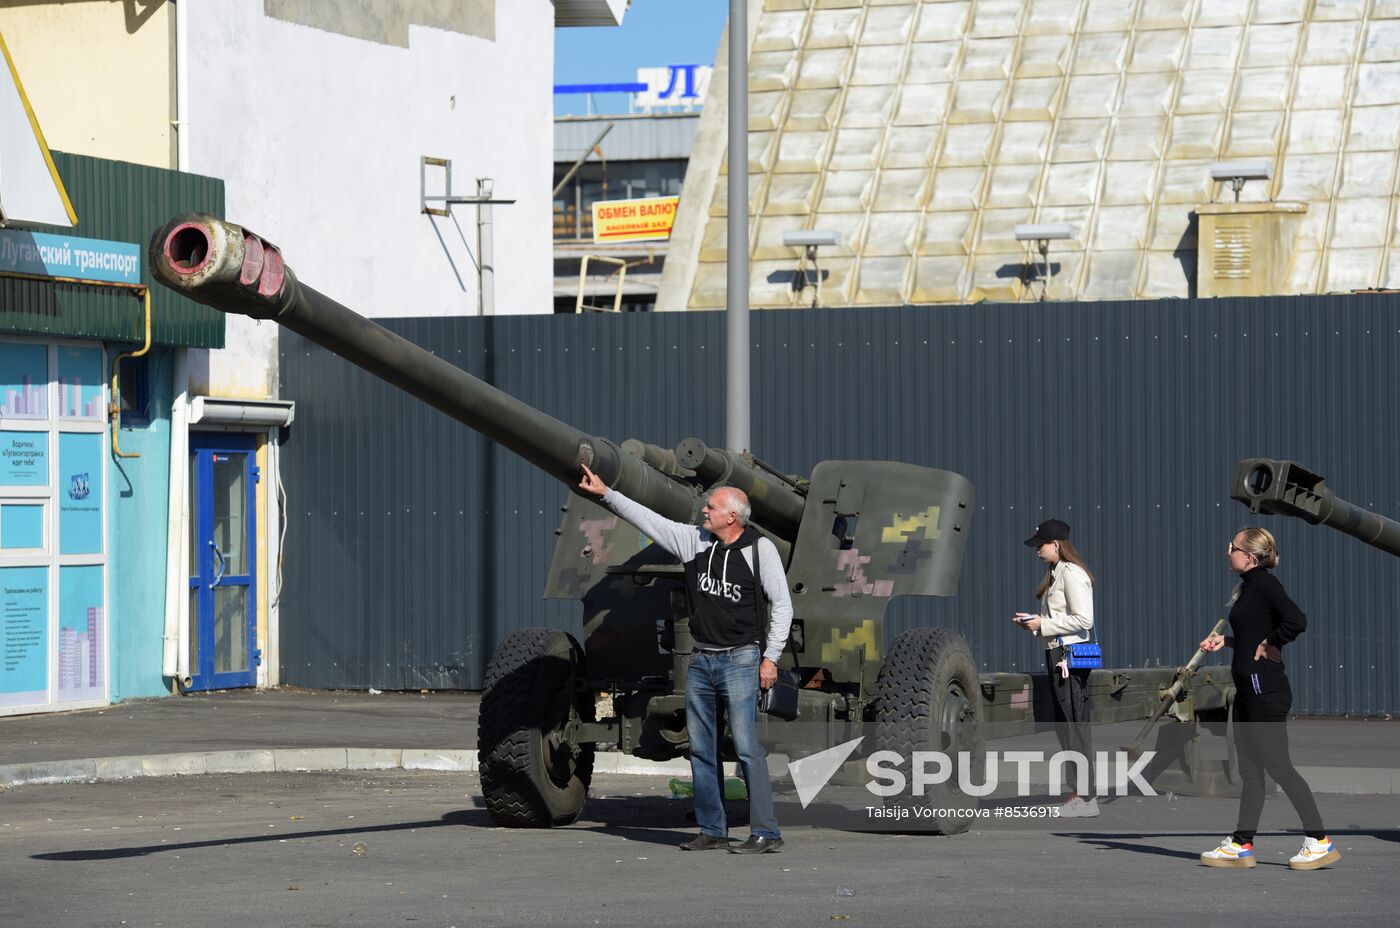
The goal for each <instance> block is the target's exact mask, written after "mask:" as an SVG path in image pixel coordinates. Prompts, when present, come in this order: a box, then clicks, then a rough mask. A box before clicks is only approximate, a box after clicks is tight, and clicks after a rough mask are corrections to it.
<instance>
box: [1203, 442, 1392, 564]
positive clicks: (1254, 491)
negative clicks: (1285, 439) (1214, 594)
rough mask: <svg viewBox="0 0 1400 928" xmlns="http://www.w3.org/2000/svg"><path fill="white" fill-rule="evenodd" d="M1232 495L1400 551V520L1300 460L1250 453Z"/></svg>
mask: <svg viewBox="0 0 1400 928" xmlns="http://www.w3.org/2000/svg"><path fill="white" fill-rule="evenodd" d="M1230 498H1231V499H1234V500H1237V501H1238V502H1241V503H1243V504H1244V505H1246V506H1248V507H1249V510H1250V512H1263V513H1266V514H1268V515H1283V516H1296V517H1297V518H1299V519H1304V520H1306V521H1308V522H1311V523H1312V524H1313V525H1326V526H1328V527H1330V528H1335V529H1337V530H1338V531H1340V532H1345V533H1347V534H1348V535H1352V536H1354V537H1356V538H1360V539H1361V540H1362V541H1364V542H1366V543H1367V544H1368V545H1371V546H1372V547H1375V548H1380V549H1381V550H1382V551H1385V552H1388V553H1390V554H1394V555H1397V556H1400V522H1396V521H1395V520H1394V519H1388V518H1386V517H1385V516H1383V515H1379V514H1378V513H1374V512H1371V511H1370V510H1367V509H1362V508H1361V507H1360V506H1357V505H1355V504H1353V503H1348V502H1347V501H1346V500H1343V499H1341V498H1340V497H1338V496H1337V495H1336V494H1335V493H1333V492H1332V490H1331V488H1329V487H1328V486H1327V485H1326V483H1325V482H1324V480H1323V478H1322V476H1321V475H1319V474H1315V473H1313V472H1312V471H1310V470H1308V469H1307V468H1305V467H1303V466H1302V465H1301V464H1298V463H1297V462H1295V461H1277V460H1274V459H1272V458H1245V459H1244V460H1243V461H1240V462H1239V463H1238V464H1236V465H1235V482H1234V485H1233V487H1232V488H1231V491H1230Z"/></svg>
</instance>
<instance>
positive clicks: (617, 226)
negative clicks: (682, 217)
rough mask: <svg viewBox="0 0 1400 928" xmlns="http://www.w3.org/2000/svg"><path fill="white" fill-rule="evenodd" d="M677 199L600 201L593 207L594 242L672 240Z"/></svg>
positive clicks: (651, 198) (654, 198)
mask: <svg viewBox="0 0 1400 928" xmlns="http://www.w3.org/2000/svg"><path fill="white" fill-rule="evenodd" d="M680 199H681V198H680V197H647V198H646V199H642V200H601V201H598V202H595V203H594V204H593V241H595V242H645V241H653V240H657V239H668V238H670V237H671V226H672V225H674V224H675V221H676V204H677V203H679V202H680Z"/></svg>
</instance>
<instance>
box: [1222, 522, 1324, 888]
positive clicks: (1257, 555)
mask: <svg viewBox="0 0 1400 928" xmlns="http://www.w3.org/2000/svg"><path fill="white" fill-rule="evenodd" d="M1227 554H1228V556H1229V559H1230V569H1231V570H1233V571H1234V572H1235V573H1237V574H1239V575H1240V585H1239V586H1238V587H1236V588H1235V593H1234V595H1233V596H1232V597H1231V603H1232V605H1231V607H1230V630H1231V631H1232V632H1233V633H1234V634H1233V635H1230V636H1225V635H1216V634H1212V635H1210V636H1209V637H1207V638H1206V640H1204V641H1202V642H1201V650H1202V651H1218V650H1220V649H1221V648H1222V647H1225V648H1233V649H1234V652H1235V653H1234V656H1233V658H1232V659H1231V661H1230V675H1231V676H1232V677H1234V681H1235V707H1234V723H1235V725H1234V727H1235V752H1236V754H1237V755H1238V756H1239V762H1240V779H1241V781H1242V782H1243V787H1244V788H1243V791H1242V792H1241V793H1240V819H1239V824H1238V825H1236V826H1235V831H1234V834H1232V835H1230V837H1228V838H1226V839H1225V840H1224V841H1222V842H1220V846H1219V847H1217V848H1215V849H1213V850H1210V851H1206V852H1205V853H1204V854H1202V855H1201V863H1203V864H1205V865H1207V866H1210V867H1253V866H1254V865H1255V856H1254V832H1255V829H1257V828H1258V827H1259V814H1260V813H1261V812H1262V811H1263V809H1264V773H1265V772H1266V771H1267V772H1268V774H1269V775H1270V776H1272V777H1273V778H1274V780H1275V781H1276V782H1277V783H1278V785H1279V786H1281V787H1283V791H1284V792H1285V793H1286V794H1287V795H1288V801H1289V802H1291V803H1293V808H1294V810H1295V811H1297V813H1298V817H1299V818H1301V819H1302V820H1303V830H1304V831H1305V832H1306V833H1307V837H1306V838H1305V839H1304V841H1303V849H1302V850H1300V851H1299V852H1298V853H1297V854H1295V855H1294V856H1293V857H1292V858H1290V859H1289V861H1288V866H1289V867H1291V868H1292V869H1294V870H1316V869H1317V868H1318V867H1325V866H1327V865H1328V864H1330V863H1335V862H1336V861H1338V860H1340V859H1341V857H1342V855H1341V854H1340V853H1338V851H1337V849H1336V846H1335V845H1334V844H1333V843H1332V841H1331V840H1330V839H1329V838H1328V837H1327V831H1326V829H1324V828H1323V827H1322V816H1321V815H1319V814H1318V811H1317V803H1316V802H1315V801H1314V800H1313V794H1312V790H1311V789H1309V788H1308V784H1307V783H1306V782H1305V781H1304V780H1303V778H1302V776H1300V775H1299V773H1298V771H1297V770H1295V769H1294V767H1293V761H1292V760H1290V759H1289V756H1288V729H1287V727H1286V723H1287V721H1288V710H1289V709H1290V708H1292V706H1293V690H1292V688H1291V687H1290V686H1289V685H1288V675H1287V674H1286V673H1285V672H1284V668H1283V647H1284V645H1286V644H1288V643H1289V642H1290V641H1292V640H1293V639H1295V638H1297V637H1298V636H1299V635H1301V634H1302V633H1303V630H1304V629H1306V628H1307V627H1308V620H1307V617H1306V616H1304V615H1303V612H1302V610H1300V609H1299V608H1298V607H1297V605H1296V604H1294V602H1293V600H1291V599H1289V598H1288V593H1287V592H1285V591H1284V589H1283V584H1282V583H1279V581H1278V578H1277V577H1275V576H1274V575H1273V574H1272V573H1270V572H1269V571H1270V569H1271V568H1273V567H1275V566H1277V565H1278V560H1279V558H1278V545H1277V544H1276V543H1275V542H1274V536H1273V535H1271V534H1270V533H1269V532H1268V531H1267V530H1265V529H1262V528H1245V529H1241V530H1240V532H1239V534H1237V535H1236V536H1235V537H1234V540H1233V541H1231V542H1230V548H1229V551H1228V552H1227Z"/></svg>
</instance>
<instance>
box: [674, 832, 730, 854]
mask: <svg viewBox="0 0 1400 928" xmlns="http://www.w3.org/2000/svg"><path fill="white" fill-rule="evenodd" d="M721 847H729V839H728V838H716V837H715V836H714V835H707V834H705V833H704V832H701V833H700V834H698V835H696V836H695V837H693V838H691V839H690V840H689V841H687V842H685V843H684V844H682V845H681V846H680V848H681V850H683V851H713V850H714V849H716V848H721Z"/></svg>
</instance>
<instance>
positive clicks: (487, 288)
mask: <svg viewBox="0 0 1400 928" xmlns="http://www.w3.org/2000/svg"><path fill="white" fill-rule="evenodd" d="M495 187H496V182H495V181H494V180H492V179H491V178H489V177H478V178H477V179H476V195H477V196H478V197H486V198H490V196H491V194H492V191H493V190H495ZM491 223H492V216H491V204H490V203H478V204H477V207H476V258H477V264H478V267H479V268H480V270H479V272H478V274H477V290H476V311H477V315H478V316H494V315H496V237H495V230H494V229H493V228H492V227H491Z"/></svg>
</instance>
